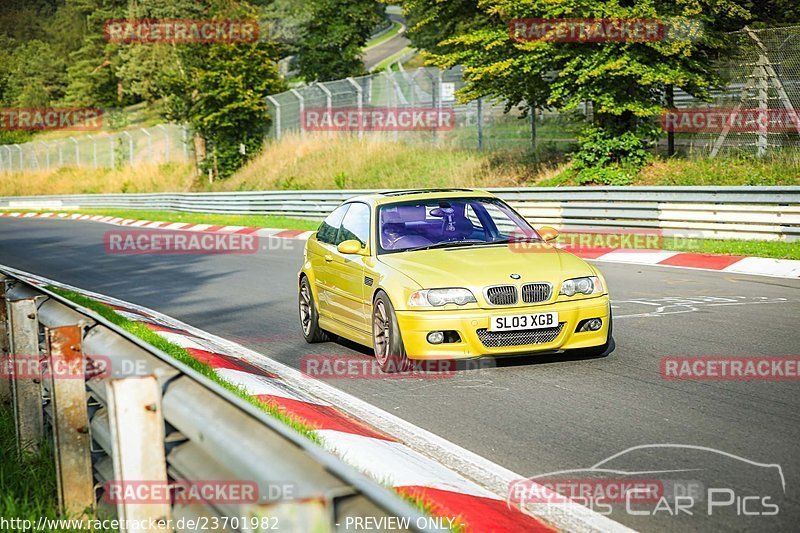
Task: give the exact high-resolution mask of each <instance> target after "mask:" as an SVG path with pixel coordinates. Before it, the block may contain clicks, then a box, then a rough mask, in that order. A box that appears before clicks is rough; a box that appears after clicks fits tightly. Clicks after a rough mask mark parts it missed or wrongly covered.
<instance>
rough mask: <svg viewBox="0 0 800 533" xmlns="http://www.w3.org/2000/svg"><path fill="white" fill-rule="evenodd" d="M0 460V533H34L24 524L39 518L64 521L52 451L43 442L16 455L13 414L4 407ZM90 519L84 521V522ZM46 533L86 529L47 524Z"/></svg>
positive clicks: (0, 424) (1, 409) (0, 415)
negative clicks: (3, 522)
mask: <svg viewBox="0 0 800 533" xmlns="http://www.w3.org/2000/svg"><path fill="white" fill-rule="evenodd" d="M0 458H2V459H1V460H0V522H2V521H3V520H5V521H6V523H5V524H4V525H3V526H0V529H2V531H33V526H31V527H27V523H30V524H33V525H36V524H38V523H39V520H40V519H41V518H42V517H44V518H46V519H49V520H52V521H55V520H59V519H61V518H63V517H61V516H59V513H58V503H57V497H56V470H55V464H54V462H53V449H52V448H51V446H50V445H49V443H48V442H47V441H44V442H42V443H41V444H40V446H39V449H38V450H35V451H34V450H30V449H29V450H26V451H25V453H23V454H22V455H18V454H17V440H16V430H15V427H14V414H13V412H12V410H11V407H10V406H7V405H5V404H0ZM93 519H94V517H89V518H84V522H85V521H86V520H93ZM25 521H29V522H25ZM62 526H66V524H62ZM47 531H58V532H64V533H67V532H68V533H72V532H77V531H86V529H73V528H68V527H56V525H55V524H54V523H53V522H50V523H49V524H47ZM101 531H114V530H110V529H106V530H101Z"/></svg>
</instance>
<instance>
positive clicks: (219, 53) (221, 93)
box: [158, 3, 285, 178]
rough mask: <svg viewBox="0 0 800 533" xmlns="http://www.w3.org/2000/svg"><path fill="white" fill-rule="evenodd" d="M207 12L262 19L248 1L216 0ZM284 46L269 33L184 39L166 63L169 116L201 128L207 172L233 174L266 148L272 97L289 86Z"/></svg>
mask: <svg viewBox="0 0 800 533" xmlns="http://www.w3.org/2000/svg"><path fill="white" fill-rule="evenodd" d="M206 16H214V17H216V18H224V19H232V20H252V21H254V22H255V20H256V19H255V12H254V10H253V9H252V8H251V6H249V5H248V4H244V3H241V4H227V5H222V6H217V5H213V6H210V7H209V11H208V13H206ZM279 52H280V50H279V47H278V45H277V44H276V43H274V42H271V41H269V40H266V39H259V40H258V41H257V42H253V43H230V44H221V43H215V44H183V45H177V46H176V47H175V55H174V62H173V63H172V64H169V65H162V67H161V73H162V75H161V77H160V79H159V82H158V83H159V91H160V94H161V95H162V96H163V97H164V100H165V108H166V116H167V118H169V119H171V120H174V121H176V122H181V123H186V124H188V125H189V126H190V127H191V128H192V129H193V130H194V131H195V133H196V136H197V138H196V141H195V146H196V147H197V148H198V155H199V156H200V157H201V159H202V160H201V162H200V170H202V171H203V172H207V171H209V170H210V171H211V173H212V175H214V176H218V177H222V178H224V177H227V176H230V175H231V174H232V173H233V172H234V171H235V170H236V169H238V168H239V167H241V166H242V165H243V164H244V163H245V162H246V161H247V160H248V159H250V158H251V157H253V155H255V154H257V153H258V152H259V151H260V149H261V147H262V145H263V142H264V135H265V133H266V131H267V129H268V127H269V124H270V122H269V120H270V117H269V115H268V107H267V103H266V97H267V96H268V95H270V94H274V93H278V92H281V91H282V90H284V89H285V87H284V85H283V80H282V79H281V78H280V76H279V74H278V69H277V65H276V61H277V59H278V58H279ZM206 147H207V148H208V149H207V150H206ZM242 147H243V148H244V150H242V149H241V148H242ZM242 152H244V153H242Z"/></svg>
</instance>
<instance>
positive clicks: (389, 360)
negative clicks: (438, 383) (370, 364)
mask: <svg viewBox="0 0 800 533" xmlns="http://www.w3.org/2000/svg"><path fill="white" fill-rule="evenodd" d="M372 345H373V347H374V349H375V359H377V361H378V364H379V365H380V367H381V370H383V371H384V372H387V373H394V372H403V371H405V370H408V369H409V368H410V367H411V362H410V361H409V360H408V357H407V356H406V348H405V346H404V345H403V338H402V336H401V335H400V327H399V326H398V324H397V315H395V312H394V307H393V306H392V302H391V301H389V297H388V296H386V293H384V292H379V293H378V295H377V296H376V297H375V302H374V304H373V306H372Z"/></svg>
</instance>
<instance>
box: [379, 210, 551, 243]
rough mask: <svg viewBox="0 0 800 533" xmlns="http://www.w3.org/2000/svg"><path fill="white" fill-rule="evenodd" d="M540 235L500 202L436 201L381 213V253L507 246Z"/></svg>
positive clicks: (381, 211) (536, 237)
mask: <svg viewBox="0 0 800 533" xmlns="http://www.w3.org/2000/svg"><path fill="white" fill-rule="evenodd" d="M520 234H522V235H525V236H526V237H527V238H530V239H538V238H539V236H538V234H537V233H536V232H535V231H534V230H533V228H531V226H530V225H529V224H528V223H527V222H526V221H525V219H523V218H522V217H521V216H520V215H518V214H517V213H516V212H515V211H514V210H513V209H511V208H510V207H509V206H508V205H506V204H505V203H504V202H502V201H501V200H499V199H497V198H461V199H459V198H435V199H430V200H421V201H409V202H398V203H396V204H387V205H382V206H380V208H379V209H378V243H379V245H380V246H379V249H378V251H379V253H394V252H403V251H410V250H417V249H427V248H432V247H437V248H444V247H457V246H480V245H487V244H493V243H494V244H497V243H506V242H508V241H509V240H510V239H512V238H513V236H515V235H520Z"/></svg>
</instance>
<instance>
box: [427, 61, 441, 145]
mask: <svg viewBox="0 0 800 533" xmlns="http://www.w3.org/2000/svg"><path fill="white" fill-rule="evenodd" d="M424 72H425V75H426V76H428V78H429V79H430V80H431V107H432V108H434V109H438V108H439V105H438V103H437V95H438V92H439V87H438V86H437V85H436V83H437V80H438V78H437V77H436V76H434V75H433V74H431V73H430V72H428V69H425V71H424ZM431 133H432V134H433V144H434V145H435V144H436V128H432V129H431Z"/></svg>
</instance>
